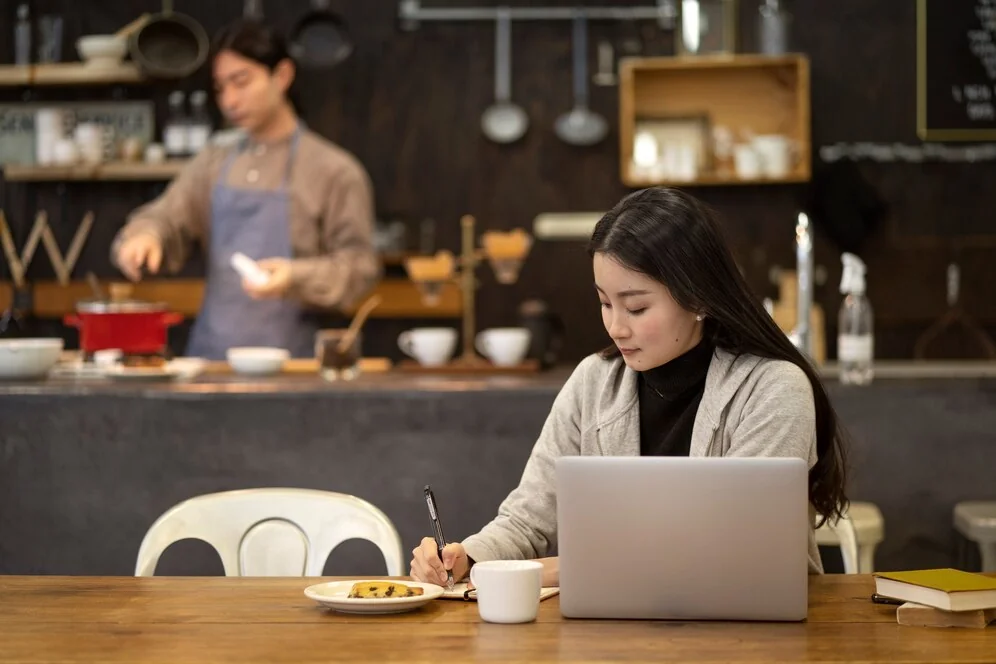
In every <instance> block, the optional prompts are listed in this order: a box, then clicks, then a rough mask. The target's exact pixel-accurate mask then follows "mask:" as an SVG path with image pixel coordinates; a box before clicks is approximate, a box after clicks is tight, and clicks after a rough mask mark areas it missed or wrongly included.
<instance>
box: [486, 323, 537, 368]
mask: <svg viewBox="0 0 996 664" xmlns="http://www.w3.org/2000/svg"><path fill="white" fill-rule="evenodd" d="M531 336H532V335H531V334H530V332H529V330H528V329H526V328H524V327H495V328H492V329H490V330H484V331H483V332H481V333H480V334H478V335H477V339H475V340H474V346H475V347H476V348H477V351H478V352H479V353H480V354H481V355H483V356H484V357H486V358H488V359H489V360H491V361H492V362H493V363H494V364H495V366H499V367H514V366H515V365H517V364H520V363H521V362H522V360H524V359H525V357H526V353H528V352H529V341H530V339H531Z"/></svg>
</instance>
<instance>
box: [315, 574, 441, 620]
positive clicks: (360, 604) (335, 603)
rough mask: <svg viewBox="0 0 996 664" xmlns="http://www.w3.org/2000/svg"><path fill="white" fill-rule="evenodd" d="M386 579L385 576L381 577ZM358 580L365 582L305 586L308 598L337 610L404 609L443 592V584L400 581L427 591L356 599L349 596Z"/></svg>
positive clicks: (383, 610)
mask: <svg viewBox="0 0 996 664" xmlns="http://www.w3.org/2000/svg"><path fill="white" fill-rule="evenodd" d="M380 580H381V581H383V580H384V579H380ZM355 583H365V580H364V579H357V580H356V581H330V582H328V583H319V584H317V585H314V586H309V587H307V588H305V589H304V594H305V596H306V597H307V598H308V599H313V600H315V601H316V602H318V603H319V604H321V605H322V606H324V607H327V608H329V609H332V610H334V611H340V612H342V613H371V614H376V613H381V614H383V613H404V612H405V611H413V610H415V609H417V608H419V607H422V606H425V605H426V604H428V603H429V602H431V601H432V600H434V599H437V598H439V597H440V596H442V594H443V588H442V587H441V586H437V585H434V584H431V583H421V582H419V581H401V583H403V584H405V585H406V586H413V587H417V588H422V590H423V591H424V592H423V593H422V594H421V595H418V596H416V597H390V598H384V599H357V598H351V597H348V595H349V591H350V590H351V589H352V588H353V584H355Z"/></svg>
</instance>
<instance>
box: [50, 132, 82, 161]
mask: <svg viewBox="0 0 996 664" xmlns="http://www.w3.org/2000/svg"><path fill="white" fill-rule="evenodd" d="M79 159H80V151H79V148H78V147H76V143H74V142H73V141H71V140H69V139H68V138H60V139H59V140H57V141H56V142H55V145H54V146H53V149H52V161H53V162H54V163H56V164H59V165H61V166H69V165H72V164H75V163H76V162H77V161H79Z"/></svg>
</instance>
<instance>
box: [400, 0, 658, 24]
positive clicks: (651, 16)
mask: <svg viewBox="0 0 996 664" xmlns="http://www.w3.org/2000/svg"><path fill="white" fill-rule="evenodd" d="M499 11H501V8H500V7H445V8H443V7H440V8H431V7H423V6H422V1H421V0H399V1H398V18H399V19H400V21H401V27H402V29H404V30H408V31H412V30H417V29H418V27H419V24H420V23H422V22H426V21H496V20H498V12H499ZM508 12H509V18H510V19H511V20H513V21H570V20H571V19H573V18H574V17H575V16H577V12H581V14H582V15H584V17H585V18H586V19H588V20H589V21H657V24H658V25H659V26H660V27H661V28H664V29H671V28H673V27H674V23H675V19H676V18H677V16H678V6H677V0H656V2H655V3H654V4H652V5H646V4H645V5H637V6H634V7H509V8H508Z"/></svg>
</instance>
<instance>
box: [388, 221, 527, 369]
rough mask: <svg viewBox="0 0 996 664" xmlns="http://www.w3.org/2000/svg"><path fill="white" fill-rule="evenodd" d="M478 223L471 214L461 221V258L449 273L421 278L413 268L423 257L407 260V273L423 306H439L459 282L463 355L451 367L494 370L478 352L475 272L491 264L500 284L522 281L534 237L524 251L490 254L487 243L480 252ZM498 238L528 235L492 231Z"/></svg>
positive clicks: (437, 256) (439, 253) (523, 246)
mask: <svg viewBox="0 0 996 664" xmlns="http://www.w3.org/2000/svg"><path fill="white" fill-rule="evenodd" d="M475 225H476V220H475V219H474V217H473V216H471V215H469V214H468V215H464V216H463V217H461V219H460V234H461V243H460V244H461V251H460V256H458V257H457V258H456V260H455V261H450V262H449V265H450V266H451V267H450V268H449V269H448V270H447V271H446V272H445V273H440V274H435V275H433V278H432V279H425V278H422V279H418V278H416V275H417V274H418V270H417V269H414V268H413V262H414V261H418V260H419V258H408V259H405V270H406V271H407V272H408V276H409V278H410V279H411V280H412V281H413V282H414V283H415V286H416V288H417V289H418V291H419V294H420V295H421V298H422V303H423V304H425V305H426V306H427V307H433V306H438V305H439V303H440V302H441V299H442V291H443V286H444V285H445V284H447V283H454V282H455V283H457V284H459V285H460V290H461V294H462V297H463V352H462V353H461V354H460V355H459V356H457V357H456V358H454V359H453V360H452V361H451V362H449V364H448V366H450V367H459V368H480V369H486V368H489V367H491V366H492V365H491V362H489V361H488V360H486V359H484V358H482V357H480V356H479V355H478V354H477V352H476V350H475V349H474V341H475V339H476V334H477V333H476V309H475V304H476V293H477V288H478V287H479V285H480V284H479V283H478V281H477V277H476V276H475V272H476V270H477V266H478V265H479V264H480V263H482V262H484V261H487V262H488V264H489V265H491V270H492V272H494V275H495V279H496V280H497V281H498V283H500V284H505V285H508V284H514V283H515V282H516V281H518V279H519V271H520V270H521V268H522V263H523V261H524V260H525V258H526V255H527V254H528V253H529V250H530V248H531V247H532V237H531V236H528V235H526V241H525V242H524V243H521V244H522V246H521V250H519V251H516V252H514V253H509V252H505V251H502V252H490V253H489V249H488V246H487V245H488V243H487V242H485V243H484V246H483V248H481V249H478V248H477V246H476V239H475ZM489 233H492V234H494V235H495V236H509V235H512V234H524V231H522V230H521V229H516V230H515V231H510V232H507V233H505V232H501V231H489ZM447 253H448V252H445V251H441V252H436V256H435V260H439V259H440V257H442V256H445V255H446V254H447Z"/></svg>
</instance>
